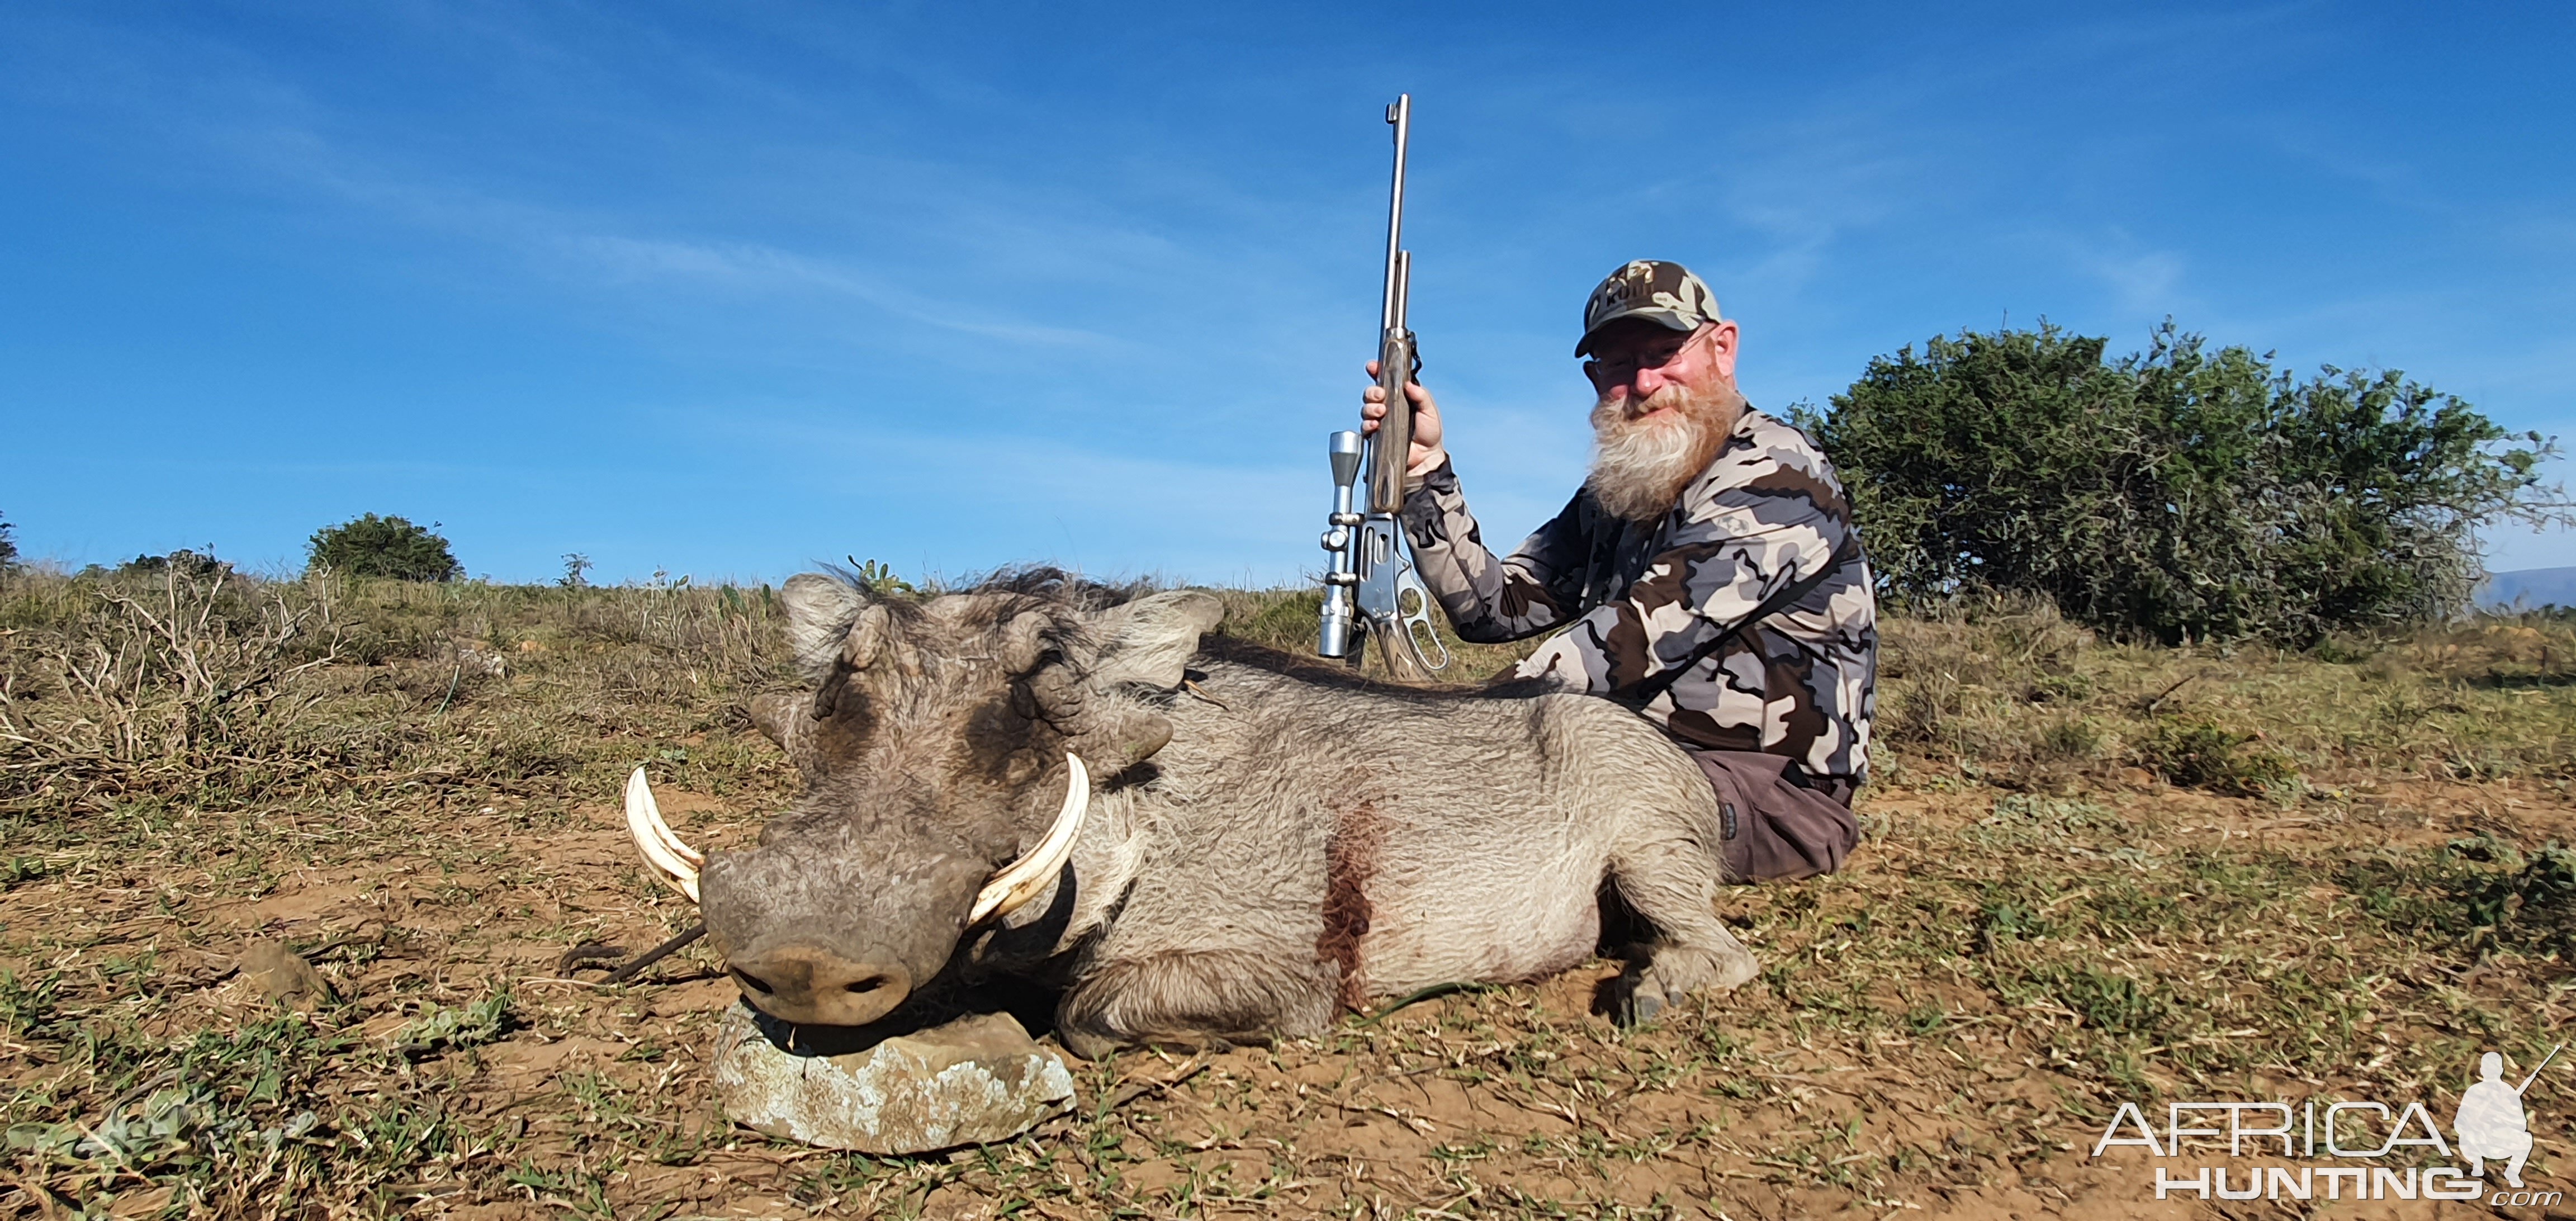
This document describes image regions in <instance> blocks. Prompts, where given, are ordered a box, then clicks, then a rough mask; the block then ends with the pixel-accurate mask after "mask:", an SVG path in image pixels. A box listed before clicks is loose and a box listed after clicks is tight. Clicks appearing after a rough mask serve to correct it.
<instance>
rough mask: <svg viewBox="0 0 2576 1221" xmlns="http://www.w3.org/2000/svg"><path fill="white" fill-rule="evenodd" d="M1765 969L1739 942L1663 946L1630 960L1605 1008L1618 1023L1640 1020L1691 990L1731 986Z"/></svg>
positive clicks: (1730, 988)
mask: <svg viewBox="0 0 2576 1221" xmlns="http://www.w3.org/2000/svg"><path fill="white" fill-rule="evenodd" d="M1761 970H1762V964H1761V963H1759V962H1757V961H1755V960H1754V957H1753V955H1752V953H1751V952H1750V951H1748V950H1745V949H1744V948H1742V947H1741V946H1726V947H1723V948H1720V949H1716V950H1696V949H1685V948H1683V947H1680V946H1659V947H1656V948H1655V949H1654V950H1653V951H1651V953H1650V954H1649V955H1647V956H1645V957H1643V958H1641V959H1631V960H1630V962H1629V966H1628V969H1627V970H1626V971H1624V972H1622V973H1621V974H1620V976H1619V978H1618V980H1616V981H1615V982H1614V984H1613V985H1612V988H1611V995H1610V996H1608V997H1606V998H1605V1000H1606V1001H1607V1002H1608V1003H1607V1005H1606V1006H1605V1008H1606V1009H1607V1011H1608V1012H1609V1014H1610V1016H1611V1018H1612V1019H1613V1020H1615V1021H1617V1022H1618V1023H1619V1024H1620V1025H1623V1026H1635V1025H1640V1024H1643V1023H1646V1022H1651V1021H1653V1020H1654V1019H1655V1016H1656V1015H1657V1014H1660V1013H1662V1012H1663V1011H1664V1010H1665V1009H1666V1008H1667V1007H1669V1006H1672V1005H1677V1004H1680V1003H1681V999H1682V998H1683V997H1685V996H1688V995H1690V994H1691V993H1693V992H1698V991H1701V990H1703V989H1705V990H1707V991H1711V992H1729V991H1733V990H1734V989H1735V988H1737V987H1738V986H1740V985H1742V984H1744V983H1745V982H1746V981H1748V980H1750V979H1752V978H1753V977H1754V976H1755V975H1757V974H1759V973H1761Z"/></svg>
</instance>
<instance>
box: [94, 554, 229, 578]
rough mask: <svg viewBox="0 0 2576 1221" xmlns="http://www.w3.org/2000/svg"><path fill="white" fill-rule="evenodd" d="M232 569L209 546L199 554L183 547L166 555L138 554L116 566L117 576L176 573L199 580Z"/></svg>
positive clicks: (148, 575) (220, 574) (217, 575)
mask: <svg viewBox="0 0 2576 1221" xmlns="http://www.w3.org/2000/svg"><path fill="white" fill-rule="evenodd" d="M232 570H233V566H232V565H230V564H227V563H225V562H224V561H222V560H219V559H216V558H215V557H214V553H213V551H212V549H211V548H210V549H208V551H206V552H205V553H204V554H199V553H198V552H195V551H191V550H189V549H188V548H185V547H181V548H180V549H178V550H177V551H173V552H171V553H169V554H168V555H138V556H136V557H134V558H133V559H130V560H127V561H125V562H124V563H122V564H119V565H117V566H116V573H117V575H118V576H126V577H151V576H159V575H161V574H163V573H177V574H178V575H180V576H183V577H191V578H194V579H197V580H200V581H202V580H207V579H210V578H213V577H219V576H223V575H224V574H226V573H229V572H231V571H232Z"/></svg>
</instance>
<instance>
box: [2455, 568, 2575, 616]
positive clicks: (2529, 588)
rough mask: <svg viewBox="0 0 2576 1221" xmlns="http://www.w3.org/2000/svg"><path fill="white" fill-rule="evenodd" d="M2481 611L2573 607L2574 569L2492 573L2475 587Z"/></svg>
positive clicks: (2530, 569) (2540, 569)
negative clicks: (2485, 581)
mask: <svg viewBox="0 0 2576 1221" xmlns="http://www.w3.org/2000/svg"><path fill="white" fill-rule="evenodd" d="M2477 596H2478V607H2479V609H2481V610H2512V609H2514V608H2515V607H2516V606H2520V607H2521V608H2522V609H2524V610H2533V609H2537V608H2539V607H2543V606H2568V607H2576V568H2525V569H2522V570H2520V571H2517V572H2498V573H2492V574H2490V575H2489V576H2488V577H2487V583H2486V584H2484V585H2481V586H2479V587H2478V595H2477Z"/></svg>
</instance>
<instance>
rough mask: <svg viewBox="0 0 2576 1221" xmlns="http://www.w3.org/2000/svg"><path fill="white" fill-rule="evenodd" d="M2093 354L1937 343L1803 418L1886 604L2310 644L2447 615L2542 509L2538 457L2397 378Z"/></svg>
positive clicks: (1968, 338)
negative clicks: (2484, 540)
mask: <svg viewBox="0 0 2576 1221" xmlns="http://www.w3.org/2000/svg"><path fill="white" fill-rule="evenodd" d="M2106 343H2107V341H2106V340H2102V339H2094V338H2086V337H2084V336H2079V335H2070V334H2068V333H2066V332H2065V331H2062V330H2059V329H2058V328H2056V327H2053V326H2047V325H2042V326H2041V327H2040V328H2039V329H2038V330H2024V331H2013V330H1999V331H1996V332H1994V333H1992V334H1978V333H1974V332H1968V333H1962V334H1960V335H1959V336H1957V337H1956V338H1951V337H1946V336H1944V337H1936V338H1934V339H1932V340H1930V341H1928V342H1926V343H1925V344H1924V345H1923V347H1922V350H1921V351H1920V352H1919V353H1918V352H1917V351H1916V350H1915V349H1914V348H1913V347H1912V346H1910V345H1909V346H1908V347H1905V348H1903V349H1901V350H1899V351H1898V352H1897V353H1896V354H1895V355H1893V356H1882V357H1879V358H1877V359H1874V360H1872V361H1871V362H1870V364H1869V368H1868V370H1867V371H1866V372H1864V373H1863V374H1862V375H1861V378H1860V380H1859V381H1858V382H1855V383H1853V385H1852V387H1851V389H1850V391H1849V392H1848V393H1846V394H1840V395H1836V396H1834V397H1833V399H1832V404H1831V408H1830V410H1828V411H1827V412H1826V413H1825V414H1823V415H1822V416H1818V415H1816V414H1815V413H1813V412H1810V411H1801V412H1799V413H1798V417H1799V423H1800V424H1802V425H1803V426H1805V427H1806V428H1807V429H1808V430H1809V431H1810V432H1811V433H1812V434H1813V435H1814V436H1815V438H1816V440H1817V443H1818V444H1819V445H1820V446H1821V447H1822V448H1823V449H1824V450H1825V452H1826V453H1827V455H1829V456H1830V457H1831V458H1832V459H1833V460H1834V463H1835V465H1836V466H1837V467H1838V468H1839V469H1840V470H1841V473H1842V476H1843V479H1844V481H1845V482H1846V484H1847V485H1848V487H1849V488H1850V490H1851V493H1852V496H1853V500H1854V505H1855V511H1856V512H1857V514H1858V515H1859V518H1860V521H1861V528H1862V531H1863V533H1864V535H1865V537H1866V538H1867V539H1868V541H1869V544H1870V557H1871V561H1872V563H1873V565H1874V566H1875V568H1876V570H1877V573H1878V576H1879V579H1880V581H1881V583H1882V590H1883V593H1884V595H1885V596H1887V597H1888V598H1889V600H1890V601H1891V602H1893V603H1895V604H1897V605H1899V606H1906V605H1913V606H1923V605H1926V604H1940V603H1946V602H1950V601H1954V600H1956V599H1958V598H1961V597H1964V596H1971V595H1975V594H1978V593H1981V592H1986V591H2018V592H2028V593H2034V594H2039V595H2042V596H2045V597H2047V598H2050V599H2052V600H2054V601H2055V602H2056V603H2057V606H2058V608H2059V609H2060V610H2061V611H2062V612H2064V613H2065V615H2066V616H2067V617H2068V618H2071V619H2074V620H2077V621H2079V622H2083V623H2086V624H2090V625H2092V626H2094V627H2097V628H2105V629H2109V630H2112V631H2115V632H2118V633H2121V634H2123V635H2133V636H2138V637H2143V638H2148V639H2155V640H2160V641H2164V642H2166V643H2174V642H2181V641H2189V640H2193V639H2213V638H2215V639H2233V638H2240V637H2247V636H2259V637H2265V638H2270V639H2273V640H2278V641H2282V642H2286V643H2292V644H2300V645H2305V644H2308V643H2311V642H2313V641H2315V640H2317V639H2320V638H2322V637H2323V636H2324V635H2325V634H2326V633H2328V632H2331V631H2333V630H2335V629H2338V628H2346V627H2363V626H2376V625H2381V624H2387V623H2394V622H2407V621H2417V620H2424V619H2430V618H2435V617H2439V616H2444V615H2448V614H2450V613H2452V612H2454V611H2456V610H2459V609H2461V608H2463V607H2465V606H2466V605H2467V604H2468V600H2469V595H2470V591H2471V588H2472V586H2473V585H2474V583H2475V581H2476V579H2477V578H2478V576H2479V573H2480V565H2479V561H2478V554H2477V546H2476V540H2475V538H2474V537H2472V534H2471V531H2472V530H2473V529H2475V528H2476V527H2477V526H2479V525H2480V524H2482V523H2486V522H2490V521H2493V520H2496V519H2498V518H2501V517H2519V518H2523V519H2526V520H2534V521H2537V520H2540V519H2542V518H2543V517H2545V516H2547V515H2548V513H2549V509H2548V508H2547V507H2546V506H2545V505H2543V504H2542V503H2541V497H2542V492H2543V490H2542V489H2541V487H2540V483H2539V477H2538V475H2537V473H2536V472H2537V468H2538V466H2539V464H2540V462H2541V461H2542V460H2543V459H2544V458H2546V457H2548V456H2549V455H2551V454H2553V453H2554V452H2555V446H2554V445H2553V444H2552V443H2550V442H2547V441H2544V440H2543V439H2542V438H2541V437H2540V435H2539V434H2537V433H2526V434H2521V435H2519V436H2509V435H2508V434H2507V433H2506V432H2505V431H2504V430H2503V429H2502V428H2500V427H2498V426H2497V425H2496V424H2495V423H2494V422H2493V421H2491V420H2489V419H2487V417H2485V416H2484V415H2481V414H2479V413H2478V412H2477V411H2475V410H2474V409H2472V408H2471V407H2470V406H2469V404H2467V403H2465V402H2462V401H2461V400H2460V399H2458V398H2456V397H2453V396H2451V395H2447V394H2442V393H2439V392H2436V391H2434V390H2433V389H2431V388H2429V387H2426V386H2423V385H2420V384H2418V383H2415V382H2410V381H2407V380H2405V378H2404V375H2403V374H2400V373H2397V372H2394V371H2388V372H2377V373H2366V372H2346V371H2344V370H2340V369H2335V368H2331V367H2329V368H2326V369H2324V370H2322V371H2321V372H2320V373H2319V374H2318V376H2317V377H2316V378H2314V379H2313V380H2308V381H2301V380H2298V379H2297V378H2295V377H2293V376H2292V375H2290V374H2288V373H2283V372H2277V371H2275V370H2274V368H2273V366H2272V364H2271V359H2270V357H2269V356H2257V355H2255V354H2254V353H2253V352H2252V351H2251V350H2249V349H2246V348H2241V347H2229V348H2221V349H2218V350H2216V351H2211V350H2209V349H2207V348H2206V346H2205V345H2204V343H2203V341H2202V339H2201V337H2200V336H2197V335H2188V334H2183V333H2181V332H2178V331H2177V330H2175V329H2174V326H2173V324H2172V323H2171V322H2170V321H2168V322H2167V323H2165V325H2164V326H2163V327H2161V328H2159V329H2158V330H2157V331H2156V332H2155V334H2154V336H2153V341H2152V343H2151V344H2150V345H2149V347H2148V350H2147V351H2146V352H2144V353H2141V354H2135V355H2130V356H2124V357H2120V358H2118V359H2105V358H2104V355H2103V350H2104V348H2105V346H2106ZM2506 442H2511V443H2512V445H2513V447H2512V448H2500V445H2501V444H2503V443H2506Z"/></svg>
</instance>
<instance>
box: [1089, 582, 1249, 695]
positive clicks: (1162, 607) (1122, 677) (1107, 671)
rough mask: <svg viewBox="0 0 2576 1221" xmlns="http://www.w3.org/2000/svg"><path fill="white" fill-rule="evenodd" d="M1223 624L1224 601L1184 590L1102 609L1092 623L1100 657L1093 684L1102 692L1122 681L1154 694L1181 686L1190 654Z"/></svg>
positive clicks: (1092, 671)
mask: <svg viewBox="0 0 2576 1221" xmlns="http://www.w3.org/2000/svg"><path fill="white" fill-rule="evenodd" d="M1224 620H1225V604H1224V603H1222V602H1219V601H1217V600H1216V599H1215V598H1214V597H1212V596H1210V595H1207V594H1203V593H1199V592H1197V591H1196V590H1188V589H1176V590H1173V591H1171V592H1170V593H1161V594H1155V595H1154V596H1153V597H1150V598H1139V599H1137V600H1135V601H1133V602H1130V603H1128V604H1126V605H1124V606H1115V607H1111V608H1110V609H1108V610H1105V611H1102V612H1100V614H1099V615H1098V616H1096V617H1095V618H1093V620H1092V633H1093V636H1094V638H1095V639H1097V640H1098V641H1099V642H1100V655H1099V658H1098V660H1096V661H1094V662H1093V663H1092V665H1091V667H1090V678H1091V685H1092V686H1094V687H1097V688H1099V689H1101V690H1103V691H1107V690H1112V689H1115V688H1116V687H1117V686H1119V685H1120V684H1122V683H1139V684H1142V685H1144V686H1148V687H1152V688H1154V689H1155V690H1157V691H1169V690H1171V689H1172V688H1174V687H1177V686H1180V685H1181V675H1182V673H1183V672H1184V671H1186V670H1187V669H1188V668H1189V664H1190V655H1191V654H1194V653H1196V652H1198V651H1199V637H1201V636H1204V635H1206V634H1207V631H1208V629H1209V628H1212V627H1215V626H1216V625H1217V624H1219V623H1221V622H1223V621H1224Z"/></svg>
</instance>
